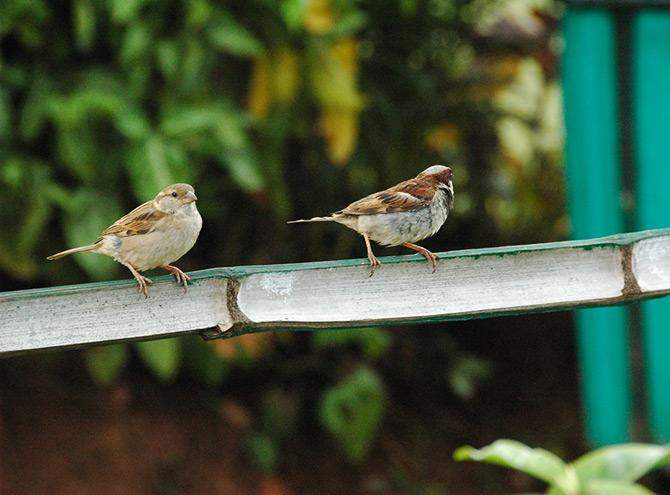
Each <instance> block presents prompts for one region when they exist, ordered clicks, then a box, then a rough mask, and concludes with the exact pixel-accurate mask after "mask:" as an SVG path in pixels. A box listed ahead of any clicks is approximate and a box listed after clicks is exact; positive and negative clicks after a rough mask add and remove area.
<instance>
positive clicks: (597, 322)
mask: <svg viewBox="0 0 670 495" xmlns="http://www.w3.org/2000/svg"><path fill="white" fill-rule="evenodd" d="M564 36H565V42H566V49H565V54H564V58H563V87H564V98H565V100H564V101H565V103H564V105H565V114H566V117H565V119H566V129H567V133H566V134H567V137H566V159H567V163H566V170H567V176H568V199H569V209H570V218H571V219H572V235H573V237H574V238H586V237H591V236H600V235H607V234H612V233H615V232H621V231H623V230H624V213H623V208H622V205H621V167H620V149H619V139H618V137H619V115H618V105H617V90H618V84H617V67H616V38H615V36H616V33H615V21H614V18H613V15H612V13H611V12H609V11H607V10H605V9H582V8H577V7H569V8H568V10H567V13H566V16H565V19H564ZM577 327H578V330H577V331H578V334H577V338H578V344H579V353H580V356H579V357H580V363H581V369H582V387H583V401H584V408H585V414H586V436H587V439H588V440H589V441H590V442H591V443H592V444H594V445H605V444H612V443H617V442H624V441H628V440H630V428H631V423H632V421H631V416H632V399H631V377H630V363H629V346H628V317H627V311H626V310H625V308H621V307H610V308H602V309H589V310H581V311H578V312H577Z"/></svg>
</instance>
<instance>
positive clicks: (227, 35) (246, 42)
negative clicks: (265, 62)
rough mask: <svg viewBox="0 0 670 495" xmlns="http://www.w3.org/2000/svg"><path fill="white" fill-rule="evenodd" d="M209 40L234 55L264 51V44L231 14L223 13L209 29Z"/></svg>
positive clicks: (249, 54) (248, 54) (251, 54)
mask: <svg viewBox="0 0 670 495" xmlns="http://www.w3.org/2000/svg"><path fill="white" fill-rule="evenodd" d="M207 35H208V36H209V41H210V42H211V43H212V45H214V46H215V47H217V48H220V49H221V50H224V51H226V52H228V53H231V54H233V55H239V56H255V55H260V54H261V53H263V51H264V48H263V44H262V43H261V42H260V41H259V40H258V39H257V38H256V37H255V36H254V35H253V34H251V33H250V32H249V31H248V30H247V29H246V28H244V27H243V26H242V25H241V24H239V23H237V22H236V21H235V19H233V18H232V17H231V16H229V15H226V14H222V15H220V16H218V18H217V19H216V20H215V21H213V22H212V24H211V25H210V26H209V28H208V29H207Z"/></svg>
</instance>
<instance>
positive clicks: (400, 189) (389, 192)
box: [335, 174, 437, 215]
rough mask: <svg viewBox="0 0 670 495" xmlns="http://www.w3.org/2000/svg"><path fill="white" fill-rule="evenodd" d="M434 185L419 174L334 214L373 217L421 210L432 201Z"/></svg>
mask: <svg viewBox="0 0 670 495" xmlns="http://www.w3.org/2000/svg"><path fill="white" fill-rule="evenodd" d="M436 183H437V179H435V178H434V177H432V176H424V175H422V174H419V175H418V176H416V177H414V178H413V179H409V180H406V181H404V182H401V183H400V184H397V185H395V186H393V187H389V188H388V189H386V190H384V191H380V192H377V193H374V194H370V195H369V196H366V197H364V198H363V199H359V200H358V201H354V202H353V203H351V204H350V205H349V206H347V207H346V208H344V209H343V210H341V211H338V212H337V213H335V214H336V215H337V214H345V215H374V214H377V213H394V212H398V211H410V210H416V209H418V208H423V207H424V206H428V205H429V204H430V202H431V200H432V199H433V196H434V195H435V188H436Z"/></svg>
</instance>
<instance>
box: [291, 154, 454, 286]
mask: <svg viewBox="0 0 670 495" xmlns="http://www.w3.org/2000/svg"><path fill="white" fill-rule="evenodd" d="M452 177H453V173H452V171H451V169H450V168H449V167H444V166H442V165H433V166H432V167H428V168H427V169H426V170H424V171H423V172H421V173H420V174H419V175H417V176H416V177H414V178H413V179H409V180H406V181H404V182H401V183H400V184H397V185H395V186H393V187H390V188H389V189H386V190H385V191H381V192H377V193H374V194H371V195H369V196H366V197H364V198H363V199H359V200H358V201H355V202H354V203H351V204H350V205H349V206H347V207H346V208H344V209H343V210H340V211H336V212H335V213H333V214H332V215H330V216H329V217H314V218H310V219H307V220H293V221H291V222H288V223H298V222H337V223H341V224H343V225H346V226H347V227H349V228H350V229H353V230H355V231H356V232H358V233H359V234H361V235H362V236H363V239H365V245H366V247H367V250H368V259H369V260H370V276H372V274H373V273H374V270H375V267H376V266H379V265H380V264H381V263H380V261H379V260H378V259H377V257H376V256H375V255H374V254H373V253H372V247H371V246H370V239H372V240H373V241H375V242H377V243H379V244H381V245H382V246H399V245H403V246H405V247H407V248H409V249H413V250H414V251H416V252H418V253H420V254H421V255H423V256H424V257H425V258H426V259H427V260H428V261H430V262H431V263H432V265H433V272H435V269H436V267H437V260H438V256H437V255H436V254H434V253H431V252H430V251H428V250H427V249H426V248H424V247H421V246H417V245H416V244H413V243H414V242H417V241H420V240H422V239H425V238H427V237H430V236H432V235H433V234H435V232H437V231H438V230H440V227H442V225H443V224H444V222H445V220H446V219H447V215H449V212H450V211H451V209H452V208H453V207H454V186H453V183H452Z"/></svg>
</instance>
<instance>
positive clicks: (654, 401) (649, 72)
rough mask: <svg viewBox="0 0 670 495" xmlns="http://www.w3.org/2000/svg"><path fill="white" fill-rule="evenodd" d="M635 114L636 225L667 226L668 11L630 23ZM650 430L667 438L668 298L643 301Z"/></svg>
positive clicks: (669, 130) (669, 150) (669, 429)
mask: <svg viewBox="0 0 670 495" xmlns="http://www.w3.org/2000/svg"><path fill="white" fill-rule="evenodd" d="M633 98H634V100H633V105H634V106H633V112H634V132H635V143H636V146H635V151H636V157H635V158H636V174H637V177H636V204H637V222H638V223H637V225H638V226H639V227H640V228H643V229H647V228H653V227H658V226H663V225H670V12H668V11H667V10H664V11H655V10H644V11H641V12H639V13H638V14H637V15H636V17H635V19H634V22H633ZM642 332H643V339H644V351H645V355H646V356H645V357H646V372H647V376H646V380H647V394H648V408H649V416H650V418H649V419H650V430H651V434H652V437H653V439H654V440H656V441H658V442H663V443H664V442H668V441H670V359H669V358H668V354H670V301H668V300H659V301H649V302H645V303H643V304H642Z"/></svg>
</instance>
